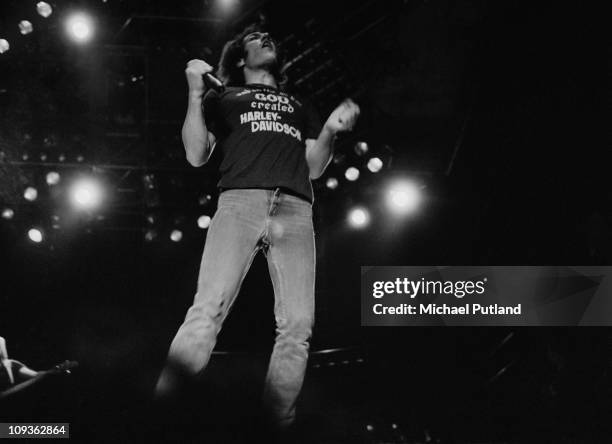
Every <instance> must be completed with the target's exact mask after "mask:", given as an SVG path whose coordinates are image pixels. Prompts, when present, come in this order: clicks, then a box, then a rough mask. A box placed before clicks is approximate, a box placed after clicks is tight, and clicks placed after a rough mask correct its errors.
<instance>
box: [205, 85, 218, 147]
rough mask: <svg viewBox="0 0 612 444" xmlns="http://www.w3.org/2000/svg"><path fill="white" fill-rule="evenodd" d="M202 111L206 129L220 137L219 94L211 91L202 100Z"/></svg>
mask: <svg viewBox="0 0 612 444" xmlns="http://www.w3.org/2000/svg"><path fill="white" fill-rule="evenodd" d="M202 111H203V114H204V122H205V123H206V128H207V129H208V130H209V131H210V132H212V133H213V134H214V135H215V136H217V137H219V136H220V121H219V93H218V92H217V91H215V90H214V89H209V90H208V91H207V92H206V94H205V95H204V99H203V100H202Z"/></svg>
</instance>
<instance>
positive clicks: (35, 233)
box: [28, 228, 43, 244]
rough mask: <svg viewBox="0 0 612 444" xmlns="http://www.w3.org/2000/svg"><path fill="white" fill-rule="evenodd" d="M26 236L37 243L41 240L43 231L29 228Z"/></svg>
mask: <svg viewBox="0 0 612 444" xmlns="http://www.w3.org/2000/svg"><path fill="white" fill-rule="evenodd" d="M28 237H29V238H30V240H31V241H32V242H36V243H37V244H39V243H41V242H42V240H43V233H42V231H40V230H39V229H38V228H30V230H29V231H28Z"/></svg>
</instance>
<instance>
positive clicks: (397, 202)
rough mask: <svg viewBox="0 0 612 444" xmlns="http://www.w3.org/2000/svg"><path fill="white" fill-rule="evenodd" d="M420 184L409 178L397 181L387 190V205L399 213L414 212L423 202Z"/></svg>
mask: <svg viewBox="0 0 612 444" xmlns="http://www.w3.org/2000/svg"><path fill="white" fill-rule="evenodd" d="M421 199H422V196H421V190H420V188H419V186H418V185H417V184H416V183H414V182H412V181H409V180H403V181H399V182H395V183H394V184H392V185H391V186H390V187H389V190H388V191H387V205H388V206H389V208H390V209H391V210H392V211H393V212H395V213H397V214H408V213H412V212H414V211H415V210H416V209H417V208H418V206H419V204H420V203H421Z"/></svg>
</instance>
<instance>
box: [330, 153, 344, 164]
mask: <svg viewBox="0 0 612 444" xmlns="http://www.w3.org/2000/svg"><path fill="white" fill-rule="evenodd" d="M345 159H346V155H344V154H343V153H336V154H334V158H333V160H332V162H334V164H336V165H340V164H341V163H342V162H344V160H345Z"/></svg>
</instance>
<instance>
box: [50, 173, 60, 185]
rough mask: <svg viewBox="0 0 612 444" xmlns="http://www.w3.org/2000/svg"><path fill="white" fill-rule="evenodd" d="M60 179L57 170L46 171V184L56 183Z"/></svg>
mask: <svg viewBox="0 0 612 444" xmlns="http://www.w3.org/2000/svg"><path fill="white" fill-rule="evenodd" d="M59 181H60V175H59V173H58V172H57V171H50V172H48V173H47V185H57V184H58V183H59Z"/></svg>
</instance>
